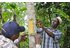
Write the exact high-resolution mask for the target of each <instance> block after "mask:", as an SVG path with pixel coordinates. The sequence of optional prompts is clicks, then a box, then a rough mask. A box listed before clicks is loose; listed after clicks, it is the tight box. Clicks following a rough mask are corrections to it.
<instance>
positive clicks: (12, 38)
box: [11, 34, 19, 41]
mask: <svg viewBox="0 0 70 50" xmlns="http://www.w3.org/2000/svg"><path fill="white" fill-rule="evenodd" d="M18 37H19V34H15V35H13V36H12V37H11V40H13V41H14V40H15V39H17V38H18Z"/></svg>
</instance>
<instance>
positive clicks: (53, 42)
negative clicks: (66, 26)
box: [36, 16, 62, 48]
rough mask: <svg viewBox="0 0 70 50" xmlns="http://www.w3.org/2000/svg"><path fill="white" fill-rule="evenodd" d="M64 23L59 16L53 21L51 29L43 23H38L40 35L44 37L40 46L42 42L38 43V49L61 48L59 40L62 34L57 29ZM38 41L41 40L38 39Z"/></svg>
mask: <svg viewBox="0 0 70 50" xmlns="http://www.w3.org/2000/svg"><path fill="white" fill-rule="evenodd" d="M61 22H62V19H61V18H60V17H59V16H58V17H56V18H55V19H54V20H53V21H52V25H51V27H50V28H46V27H44V26H43V24H42V22H37V24H38V25H39V27H40V29H39V28H38V30H37V32H38V34H41V36H42V42H41V45H40V43H39V42H40V41H38V42H37V43H39V44H36V45H37V46H38V47H42V48H59V39H60V38H61V32H60V31H59V30H58V29H56V28H57V27H58V25H60V24H61ZM37 40H39V39H38V38H37Z"/></svg>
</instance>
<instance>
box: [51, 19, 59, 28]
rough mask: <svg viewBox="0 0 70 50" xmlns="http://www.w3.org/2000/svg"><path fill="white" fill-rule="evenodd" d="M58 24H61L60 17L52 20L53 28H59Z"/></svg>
mask: <svg viewBox="0 0 70 50" xmlns="http://www.w3.org/2000/svg"><path fill="white" fill-rule="evenodd" d="M58 25H59V21H58V19H54V20H53V21H52V27H53V28H57V26H58Z"/></svg>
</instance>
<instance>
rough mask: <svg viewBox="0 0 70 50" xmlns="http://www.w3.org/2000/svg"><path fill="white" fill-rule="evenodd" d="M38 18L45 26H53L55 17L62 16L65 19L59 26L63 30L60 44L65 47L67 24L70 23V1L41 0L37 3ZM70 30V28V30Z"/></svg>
mask: <svg viewBox="0 0 70 50" xmlns="http://www.w3.org/2000/svg"><path fill="white" fill-rule="evenodd" d="M35 7H36V9H35V10H36V18H37V19H39V20H41V21H42V22H43V24H44V26H45V27H50V26H51V21H52V19H53V18H55V17H57V16H60V17H61V18H62V20H63V22H62V24H61V25H60V26H58V29H59V30H61V31H62V38H61V40H60V46H61V47H64V45H65V39H64V37H67V36H66V35H65V34H64V33H65V32H66V31H65V30H66V26H67V25H70V24H69V23H70V14H69V13H70V3H67V2H65V3H64V2H39V3H36V4H35ZM68 31H70V30H68ZM69 43H70V42H69Z"/></svg>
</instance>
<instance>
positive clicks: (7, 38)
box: [0, 21, 26, 48]
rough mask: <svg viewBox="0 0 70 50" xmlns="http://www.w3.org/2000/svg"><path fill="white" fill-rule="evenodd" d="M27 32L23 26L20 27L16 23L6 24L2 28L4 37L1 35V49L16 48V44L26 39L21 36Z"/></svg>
mask: <svg viewBox="0 0 70 50" xmlns="http://www.w3.org/2000/svg"><path fill="white" fill-rule="evenodd" d="M23 31H25V28H24V27H23V26H19V25H18V24H17V23H16V22H14V21H12V22H6V23H5V24H4V25H3V28H2V35H0V48H15V47H17V46H16V44H17V43H18V42H19V41H20V40H24V39H25V36H26V35H23V36H24V38H23V37H22V36H21V37H20V36H19V33H20V32H23Z"/></svg>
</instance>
